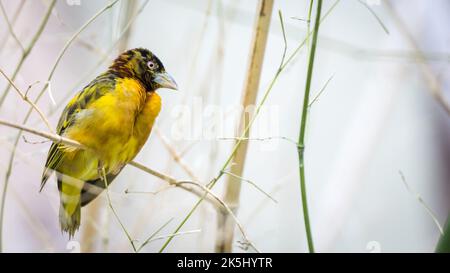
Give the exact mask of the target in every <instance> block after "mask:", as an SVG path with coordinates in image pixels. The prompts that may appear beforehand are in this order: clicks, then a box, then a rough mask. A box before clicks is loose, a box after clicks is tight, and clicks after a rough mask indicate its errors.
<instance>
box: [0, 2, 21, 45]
mask: <svg viewBox="0 0 450 273" xmlns="http://www.w3.org/2000/svg"><path fill="white" fill-rule="evenodd" d="M0 10H1V11H2V14H3V18H5V21H6V24H7V25H8V31H9V33H10V34H11V36H12V37H13V38H14V40H15V41H16V43H17V44H18V45H19V47H20V49H21V50H22V54H23V52H25V48H24V47H23V45H22V43H21V42H20V40H19V38H18V37H17V35H16V33H15V32H14V28H13V26H12V25H11V22H10V21H9V19H8V15H7V13H6V10H5V7H4V6H3V3H2V1H0Z"/></svg>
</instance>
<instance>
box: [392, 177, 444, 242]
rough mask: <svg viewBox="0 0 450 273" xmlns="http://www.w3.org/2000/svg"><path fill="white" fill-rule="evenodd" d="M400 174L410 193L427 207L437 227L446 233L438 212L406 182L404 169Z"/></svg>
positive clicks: (442, 232)
mask: <svg viewBox="0 0 450 273" xmlns="http://www.w3.org/2000/svg"><path fill="white" fill-rule="evenodd" d="M398 174H399V175H400V178H401V179H402V182H403V184H404V185H405V187H406V189H407V190H408V192H409V193H410V194H412V195H413V196H414V197H416V199H417V201H419V203H420V204H421V205H422V206H423V207H424V208H425V210H426V212H427V213H428V215H430V217H431V219H433V222H434V223H435V224H436V227H437V228H438V230H439V232H440V233H441V234H444V230H443V229H442V226H441V224H440V223H439V220H438V219H437V217H436V214H434V212H433V210H432V209H431V208H430V206H428V205H427V203H426V202H425V201H424V200H423V198H422V196H420V194H419V193H418V192H416V191H414V190H413V189H412V188H411V186H409V184H408V182H406V178H405V175H404V174H403V172H402V171H398Z"/></svg>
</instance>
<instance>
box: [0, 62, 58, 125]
mask: <svg viewBox="0 0 450 273" xmlns="http://www.w3.org/2000/svg"><path fill="white" fill-rule="evenodd" d="M0 73H1V74H2V75H3V77H5V79H6V80H7V81H8V82H9V84H10V85H11V86H12V87H13V89H14V90H16V91H17V94H19V96H20V97H21V98H22V100H24V101H25V102H26V103H28V104H29V105H30V106H31V108H32V109H34V110H35V111H36V112H37V113H38V114H39V116H40V117H41V119H42V121H44V123H45V125H46V126H47V128H48V129H49V130H50V131H51V132H53V129H52V126H51V125H50V122H49V121H48V119H47V118H46V117H45V115H44V113H42V111H41V110H40V109H39V108H38V107H37V106H36V104H34V103H33V102H32V101H31V100H30V99H29V98H28V96H27V95H26V94H25V93H23V92H22V91H20V90H19V88H18V87H17V86H16V85H15V84H14V82H13V81H12V80H11V79H10V78H9V77H8V76H7V75H6V74H5V72H3V70H2V69H1V68H0ZM27 92H28V91H27Z"/></svg>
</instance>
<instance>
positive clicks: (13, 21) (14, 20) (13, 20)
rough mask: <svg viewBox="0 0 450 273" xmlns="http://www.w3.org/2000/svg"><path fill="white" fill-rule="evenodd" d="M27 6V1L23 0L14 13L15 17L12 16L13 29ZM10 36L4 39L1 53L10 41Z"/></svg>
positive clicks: (0, 46)
mask: <svg viewBox="0 0 450 273" xmlns="http://www.w3.org/2000/svg"><path fill="white" fill-rule="evenodd" d="M24 5H25V0H21V1H20V3H19V5H18V6H17V9H16V11H15V12H14V15H13V16H12V20H11V27H12V28H14V25H15V24H16V21H17V18H19V14H20V13H21V12H22V8H23V6H24ZM8 37H9V36H8V34H6V35H5V37H4V38H3V39H2V41H1V44H0V52H2V51H3V48H4V46H5V45H6V42H7V41H8Z"/></svg>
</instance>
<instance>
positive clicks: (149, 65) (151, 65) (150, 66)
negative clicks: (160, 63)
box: [147, 61, 156, 70]
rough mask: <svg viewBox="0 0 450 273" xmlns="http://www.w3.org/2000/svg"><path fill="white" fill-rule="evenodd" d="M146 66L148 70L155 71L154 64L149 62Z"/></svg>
mask: <svg viewBox="0 0 450 273" xmlns="http://www.w3.org/2000/svg"><path fill="white" fill-rule="evenodd" d="M147 66H148V68H150V69H151V70H154V69H156V64H155V63H154V62H152V61H149V62H148V63H147Z"/></svg>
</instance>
